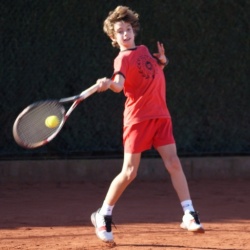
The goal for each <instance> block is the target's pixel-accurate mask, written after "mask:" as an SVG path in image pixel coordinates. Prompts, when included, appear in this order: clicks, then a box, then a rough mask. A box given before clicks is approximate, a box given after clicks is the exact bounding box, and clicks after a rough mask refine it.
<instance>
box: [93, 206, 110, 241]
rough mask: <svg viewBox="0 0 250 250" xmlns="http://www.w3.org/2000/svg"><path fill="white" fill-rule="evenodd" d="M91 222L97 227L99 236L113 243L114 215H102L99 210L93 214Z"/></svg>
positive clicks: (96, 230)
mask: <svg viewBox="0 0 250 250" xmlns="http://www.w3.org/2000/svg"><path fill="white" fill-rule="evenodd" d="M91 222H92V224H93V225H94V227H95V233H96V235H97V237H98V238H99V239H100V240H102V241H104V242H107V243H112V242H113V241H114V237H113V233H112V227H111V224H113V222H112V216H108V215H105V216H104V215H101V214H99V210H97V211H96V212H94V213H93V214H92V215H91Z"/></svg>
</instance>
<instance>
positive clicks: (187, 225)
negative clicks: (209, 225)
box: [180, 210, 205, 233]
mask: <svg viewBox="0 0 250 250" xmlns="http://www.w3.org/2000/svg"><path fill="white" fill-rule="evenodd" d="M180 227H181V228H183V229H187V230H188V231H190V232H194V233H204V232H205V230H204V228H203V226H202V224H201V223H200V219H199V216H198V212H195V211H189V210H187V211H185V214H184V215H183V217H182V223H181V225H180Z"/></svg>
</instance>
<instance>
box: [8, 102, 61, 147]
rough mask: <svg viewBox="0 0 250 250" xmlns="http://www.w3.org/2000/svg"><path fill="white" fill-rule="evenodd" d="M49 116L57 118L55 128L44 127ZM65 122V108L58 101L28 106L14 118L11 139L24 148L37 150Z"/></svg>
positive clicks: (51, 137) (53, 135) (48, 140)
mask: <svg viewBox="0 0 250 250" xmlns="http://www.w3.org/2000/svg"><path fill="white" fill-rule="evenodd" d="M49 116H57V118H58V119H59V124H58V126H57V127H55V128H49V127H47V126H46V125H45V120H46V118H47V117H49ZM64 122H65V108H64V106H63V105H62V104H61V103H59V102H58V101H54V100H51V101H40V102H36V103H33V104H31V105H29V106H28V107H27V108H25V109H24V110H23V111H22V112H21V113H20V114H19V115H18V117H17V118H16V120H15V122H14V125H13V137H14V139H15V141H16V142H17V144H19V145H20V146H22V147H24V148H37V147H40V146H43V145H45V144H47V143H48V142H50V141H51V140H52V139H53V138H54V137H55V136H56V135H57V134H58V132H59V131H60V130H61V128H62V126H63V124H64Z"/></svg>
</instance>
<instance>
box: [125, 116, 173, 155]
mask: <svg viewBox="0 0 250 250" xmlns="http://www.w3.org/2000/svg"><path fill="white" fill-rule="evenodd" d="M173 143H175V139H174V136H173V130H172V120H171V118H159V119H152V120H146V121H143V122H140V123H136V124H133V125H131V126H127V127H124V128H123V145H124V152H125V153H141V152H143V151H145V150H148V149H151V148H152V146H153V147H154V148H158V147H160V146H163V145H168V144H173Z"/></svg>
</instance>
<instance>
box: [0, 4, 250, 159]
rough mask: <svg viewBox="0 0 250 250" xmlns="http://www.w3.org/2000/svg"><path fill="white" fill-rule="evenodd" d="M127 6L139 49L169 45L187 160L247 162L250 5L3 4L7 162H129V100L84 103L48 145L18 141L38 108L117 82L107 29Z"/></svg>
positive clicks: (2, 134)
mask: <svg viewBox="0 0 250 250" xmlns="http://www.w3.org/2000/svg"><path fill="white" fill-rule="evenodd" d="M120 4H122V5H128V6H130V7H131V8H132V9H135V10H136V11H137V12H139V14H140V20H141V32H140V34H139V35H138V37H137V43H138V44H141V43H143V44H145V45H147V46H148V47H149V48H150V50H151V51H152V52H154V51H155V50H156V41H157V40H160V41H162V42H163V43H164V45H165V49H166V53H167V56H168V58H169V60H170V64H169V66H168V67H167V68H166V69H165V73H166V78H167V100H168V106H169V109H170V111H171V114H172V118H173V124H174V134H175V138H176V141H177V146H178V152H179V154H180V155H191V156H200V155H246V154H249V152H250V133H249V124H250V114H249V113H250V84H249V73H248V71H249V55H250V53H249V52H250V51H249V42H250V36H249V34H250V30H249V27H250V22H249V13H250V8H249V6H250V1H248V0H245V1H243V0H234V1H233V0H175V1H172V0H171V1H170V0H169V1H167V0H166V1H163V0H158V1H157V0H156V1H152V0H151V1H146V0H145V1H142V0H141V1H139V0H138V1H132V0H131V1H117V0H114V1H111V0H110V1H101V0H96V1H89V0H86V1H80V0H78V1H77V0H53V1H49V0H14V1H3V0H2V1H0V13H1V17H0V31H1V40H0V46H1V47H0V51H1V56H0V84H1V91H0V97H1V104H0V111H1V113H0V125H1V130H0V138H1V140H0V155H1V157H2V159H4V158H9V159H14V158H29V157H33V156H39V157H45V158H46V157H52V156H53V157H54V156H56V157H75V156H80V157H97V156H98V157H99V156H100V157H103V156H107V155H108V156H109V157H113V156H116V155H120V154H122V151H123V147H122V112H123V103H124V97H123V94H122V93H120V94H115V93H112V92H111V91H108V92H105V93H101V94H98V93H97V94H95V95H93V96H91V97H90V98H89V99H87V100H86V101H85V103H84V104H81V105H80V106H79V107H78V108H77V109H76V110H75V111H74V112H73V114H72V115H71V116H70V118H69V120H68V121H67V123H66V125H65V127H64V128H63V130H62V131H61V133H60V134H59V136H58V137H57V138H55V139H54V140H53V141H52V142H51V143H49V144H48V145H46V146H44V147H41V148H38V149H34V150H26V149H23V148H20V147H19V146H18V145H16V143H15V142H14V140H13V136H12V126H13V122H14V120H15V118H16V116H17V115H18V113H19V112H20V111H21V110H22V109H23V108H24V107H26V106H27V105H29V104H30V103H32V102H34V101H38V100H41V99H48V98H52V99H53V98H62V97H66V96H71V95H74V94H78V93H79V92H81V91H82V90H84V89H86V88H87V87H89V86H90V85H92V84H93V83H95V81H96V79H97V78H100V77H104V76H107V77H109V76H111V75H112V71H113V59H114V57H115V56H116V55H117V53H118V51H117V50H116V49H114V48H112V46H111V44H110V41H109V39H108V38H107V37H106V35H105V34H104V33H103V31H102V23H103V20H104V19H105V17H106V16H107V14H108V12H109V11H110V10H112V9H114V8H115V7H116V6H117V5H120ZM145 154H146V155H149V156H154V154H155V152H154V151H153V150H150V151H148V152H146V153H145Z"/></svg>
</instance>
